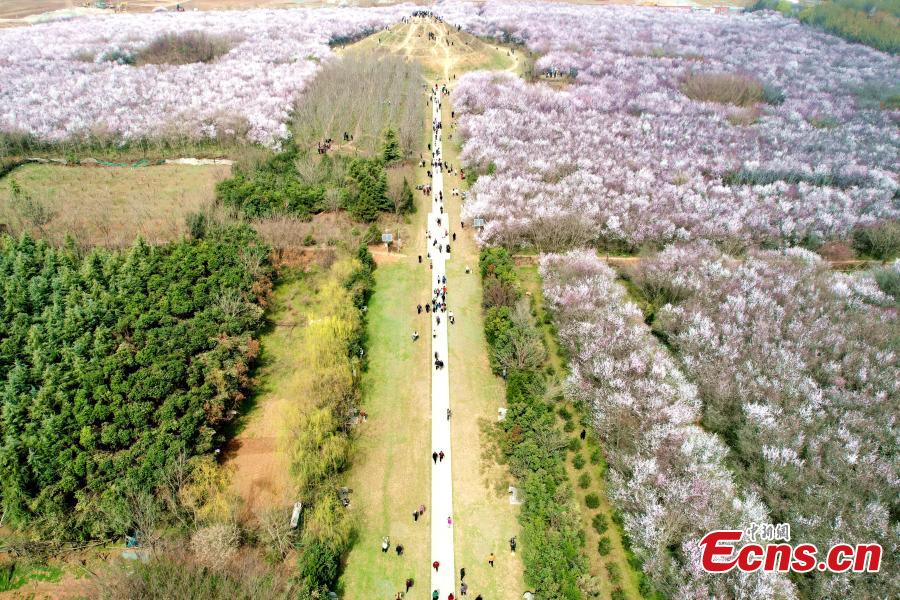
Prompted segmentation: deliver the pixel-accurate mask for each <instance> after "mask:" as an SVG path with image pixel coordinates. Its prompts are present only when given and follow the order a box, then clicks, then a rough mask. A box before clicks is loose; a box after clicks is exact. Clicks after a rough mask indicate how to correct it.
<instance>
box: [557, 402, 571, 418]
mask: <svg viewBox="0 0 900 600" xmlns="http://www.w3.org/2000/svg"><path fill="white" fill-rule="evenodd" d="M556 414H558V415H559V416H560V417H562V418H563V419H565V420H566V421H570V420H571V419H572V413H570V412H569V409H567V408H566V407H565V406H560V407H559V408H558V409H557V410H556Z"/></svg>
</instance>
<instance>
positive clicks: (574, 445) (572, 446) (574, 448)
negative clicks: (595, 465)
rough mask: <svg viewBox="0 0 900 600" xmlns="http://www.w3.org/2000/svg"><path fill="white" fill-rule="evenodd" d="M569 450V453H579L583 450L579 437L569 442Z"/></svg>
mask: <svg viewBox="0 0 900 600" xmlns="http://www.w3.org/2000/svg"><path fill="white" fill-rule="evenodd" d="M568 448H569V452H578V451H579V450H581V440H579V439H578V438H577V437H573V438H572V439H571V440H569V446H568Z"/></svg>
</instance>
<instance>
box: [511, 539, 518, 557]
mask: <svg viewBox="0 0 900 600" xmlns="http://www.w3.org/2000/svg"><path fill="white" fill-rule="evenodd" d="M516 545H517V544H516V536H512V537H511V538H509V550H510V551H511V552H512V553H513V554H515V553H516Z"/></svg>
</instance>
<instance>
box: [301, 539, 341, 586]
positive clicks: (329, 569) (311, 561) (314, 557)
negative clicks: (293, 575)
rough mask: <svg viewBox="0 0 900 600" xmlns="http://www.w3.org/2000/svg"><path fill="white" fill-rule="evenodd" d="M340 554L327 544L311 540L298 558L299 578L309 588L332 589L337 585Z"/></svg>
mask: <svg viewBox="0 0 900 600" xmlns="http://www.w3.org/2000/svg"><path fill="white" fill-rule="evenodd" d="M340 560H341V553H340V552H339V551H335V550H334V549H332V548H330V547H329V546H328V545H327V544H325V543H323V542H320V541H318V540H313V541H311V542H310V543H309V544H307V545H306V547H304V548H303V550H302V552H301V553H300V556H299V558H298V565H297V566H298V570H299V572H300V578H301V579H302V580H303V581H304V583H306V584H307V585H308V586H310V587H320V586H322V587H326V588H329V589H331V588H333V587H334V586H335V584H336V583H337V578H338V573H339V566H340Z"/></svg>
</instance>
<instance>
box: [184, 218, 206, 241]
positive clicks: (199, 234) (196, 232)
mask: <svg viewBox="0 0 900 600" xmlns="http://www.w3.org/2000/svg"><path fill="white" fill-rule="evenodd" d="M185 223H186V224H187V228H188V231H189V232H190V234H191V237H192V238H194V239H195V240H202V239H203V238H204V237H206V229H207V227H208V219H207V218H206V215H205V214H204V213H195V212H192V213H188V214H187V216H186V217H185Z"/></svg>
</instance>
